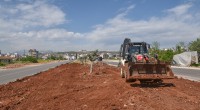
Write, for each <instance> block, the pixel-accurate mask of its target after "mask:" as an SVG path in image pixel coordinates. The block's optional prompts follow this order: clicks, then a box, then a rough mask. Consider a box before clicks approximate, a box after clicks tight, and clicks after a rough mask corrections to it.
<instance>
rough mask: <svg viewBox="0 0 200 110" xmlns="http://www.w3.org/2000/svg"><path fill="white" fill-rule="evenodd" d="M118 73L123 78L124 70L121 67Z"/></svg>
mask: <svg viewBox="0 0 200 110" xmlns="http://www.w3.org/2000/svg"><path fill="white" fill-rule="evenodd" d="M120 75H121V77H122V78H125V74H124V70H123V69H122V68H121V69H120Z"/></svg>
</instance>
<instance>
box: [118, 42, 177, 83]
mask: <svg viewBox="0 0 200 110" xmlns="http://www.w3.org/2000/svg"><path fill="white" fill-rule="evenodd" d="M149 49H150V45H149V44H147V43H146V42H131V40H130V39H129V38H125V39H124V42H123V44H122V45H121V48H120V62H119V67H120V69H121V72H120V74H121V77H122V78H125V80H126V81H136V80H139V81H140V83H141V84H144V83H145V84H146V83H162V82H163V79H171V78H174V74H173V72H172V70H171V68H170V63H169V62H162V61H160V60H159V59H158V55H157V54H155V55H153V56H150V55H149Z"/></svg>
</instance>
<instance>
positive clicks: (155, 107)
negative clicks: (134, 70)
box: [0, 63, 200, 110]
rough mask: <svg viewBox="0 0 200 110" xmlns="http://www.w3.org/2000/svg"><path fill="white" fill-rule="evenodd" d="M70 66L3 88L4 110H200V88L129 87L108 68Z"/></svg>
mask: <svg viewBox="0 0 200 110" xmlns="http://www.w3.org/2000/svg"><path fill="white" fill-rule="evenodd" d="M94 68H95V69H94V71H93V73H91V74H89V65H85V66H84V65H81V64H78V63H72V64H64V65H61V66H59V67H56V68H54V69H50V70H48V71H45V72H42V73H38V74H36V75H34V76H30V77H25V78H23V79H19V80H17V81H15V82H11V83H8V84H5V85H0V109H1V110H60V109H62V110H199V109H200V95H199V93H200V83H199V82H193V81H189V80H185V79H168V80H164V82H163V83H162V84H159V85H158V84H153V85H141V84H140V83H139V81H136V82H132V83H127V82H125V79H123V78H121V77H120V74H119V72H120V70H119V69H118V68H116V67H112V66H108V65H106V64H103V65H101V64H95V66H94Z"/></svg>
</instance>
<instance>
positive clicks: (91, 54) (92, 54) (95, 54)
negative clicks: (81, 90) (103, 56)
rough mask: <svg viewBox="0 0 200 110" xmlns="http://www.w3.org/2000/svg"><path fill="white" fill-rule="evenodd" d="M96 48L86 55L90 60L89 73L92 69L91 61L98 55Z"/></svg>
mask: <svg viewBox="0 0 200 110" xmlns="http://www.w3.org/2000/svg"><path fill="white" fill-rule="evenodd" d="M97 53H98V50H95V51H94V52H92V53H90V54H89V55H88V58H89V60H90V61H91V65H90V73H92V71H93V63H94V61H95V60H96V59H97V57H98V54H97Z"/></svg>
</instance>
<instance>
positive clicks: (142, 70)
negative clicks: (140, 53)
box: [128, 63, 174, 80]
mask: <svg viewBox="0 0 200 110" xmlns="http://www.w3.org/2000/svg"><path fill="white" fill-rule="evenodd" d="M128 69H129V75H130V76H129V78H131V79H138V80H142V79H143V80H153V79H172V78H174V74H173V72H172V70H171V68H170V65H169V64H168V63H159V64H154V63H152V64H151V63H148V64H146V63H129V64H128Z"/></svg>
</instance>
